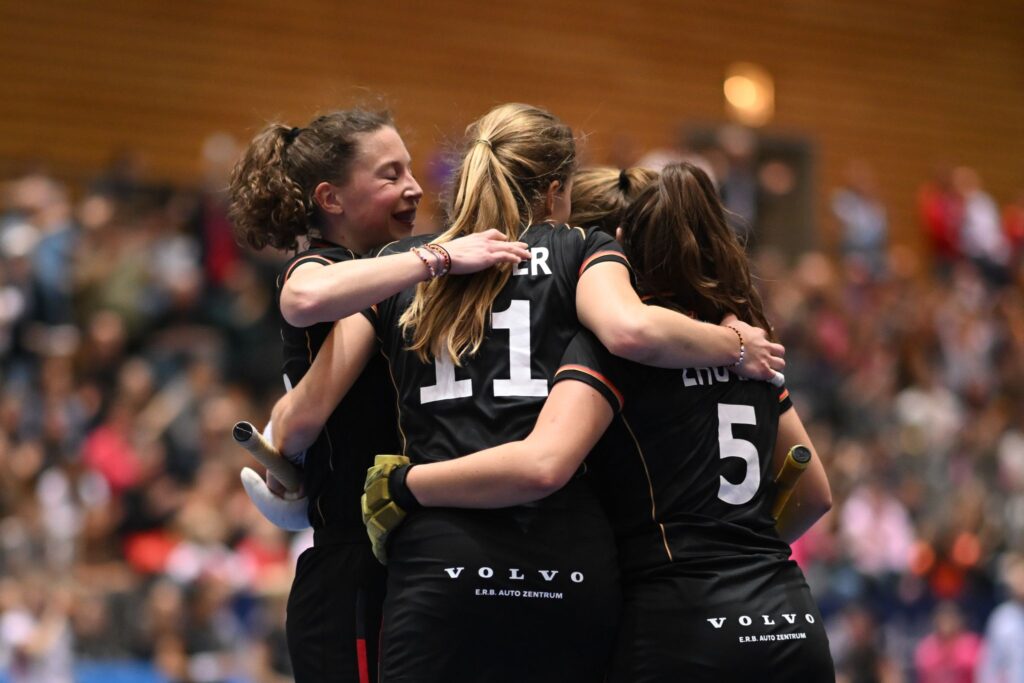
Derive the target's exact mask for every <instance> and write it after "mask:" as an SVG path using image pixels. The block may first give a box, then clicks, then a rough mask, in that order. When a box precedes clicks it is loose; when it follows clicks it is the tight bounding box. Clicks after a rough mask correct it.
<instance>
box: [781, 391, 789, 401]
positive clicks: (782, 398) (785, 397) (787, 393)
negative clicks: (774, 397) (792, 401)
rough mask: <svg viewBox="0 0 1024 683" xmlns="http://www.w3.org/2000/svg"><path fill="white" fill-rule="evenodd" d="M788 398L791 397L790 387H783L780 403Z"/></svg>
mask: <svg viewBox="0 0 1024 683" xmlns="http://www.w3.org/2000/svg"><path fill="white" fill-rule="evenodd" d="M787 398H789V389H783V390H782V393H781V394H779V403H782V402H783V401H785V400H786V399H787Z"/></svg>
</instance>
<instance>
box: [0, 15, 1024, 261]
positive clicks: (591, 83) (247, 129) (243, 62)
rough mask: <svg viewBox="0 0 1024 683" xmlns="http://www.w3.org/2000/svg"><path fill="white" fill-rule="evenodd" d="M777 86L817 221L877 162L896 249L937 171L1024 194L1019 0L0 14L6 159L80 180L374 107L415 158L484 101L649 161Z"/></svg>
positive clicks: (603, 152)
mask: <svg viewBox="0 0 1024 683" xmlns="http://www.w3.org/2000/svg"><path fill="white" fill-rule="evenodd" d="M737 60H744V61H753V62H756V63H759V64H761V65H763V66H764V67H766V68H767V69H768V70H769V71H770V72H771V73H772V74H773V75H774V77H775V84H776V102H775V105H776V115H775V119H774V121H773V122H772V124H770V128H771V129H772V130H776V131H780V132H784V133H787V134H788V133H797V134H801V135H806V136H808V137H809V138H811V139H812V140H813V142H814V144H815V150H816V159H817V162H818V165H817V185H818V188H819V192H818V204H819V206H818V212H817V215H818V216H819V218H820V219H821V227H822V230H823V231H825V233H826V234H827V231H828V229H829V226H828V221H826V220H825V216H826V214H825V212H824V211H823V209H822V208H821V206H822V200H823V198H824V196H825V195H824V191H825V190H827V189H828V188H830V187H832V186H834V185H835V184H836V183H837V182H838V181H839V179H840V177H841V174H842V170H843V168H844V167H845V165H846V162H847V161H848V160H849V159H851V158H854V157H858V158H864V159H866V160H868V161H869V162H871V163H872V164H873V165H874V166H875V168H876V170H877V172H878V175H879V179H880V181H881V182H882V185H883V188H884V196H885V200H886V201H887V202H888V205H889V207H890V210H891V215H892V218H893V221H892V222H893V230H894V232H895V234H896V235H897V237H898V238H900V239H902V240H905V241H914V240H916V235H917V228H916V223H915V220H914V193H915V191H916V188H917V186H918V185H919V184H920V182H921V181H922V180H923V179H925V178H927V177H928V176H929V175H930V173H931V170H932V168H933V166H934V165H935V163H936V162H938V161H943V160H949V161H951V162H954V163H966V164H970V165H974V166H976V167H977V168H978V169H980V170H981V172H982V174H983V176H984V178H985V179H986V181H987V184H988V186H989V187H990V189H991V190H992V191H993V193H994V194H995V195H996V197H997V199H999V200H1000V201H1005V200H1006V199H1009V198H1010V197H1011V196H1012V194H1013V193H1014V192H1016V191H1017V190H1018V189H1020V188H1022V187H1024V3H1022V2H1020V1H1019V0H1006V1H998V0H975V1H974V2H971V3H968V2H966V1H965V0H767V1H766V0H731V1H730V0H626V1H616V2H609V1H607V0H562V1H561V2H549V1H548V2H539V1H536V0H528V1H518V2H494V3H480V2H477V1H475V0H474V1H471V0H436V1H434V2H417V3H413V2H407V1H405V0H398V1H397V2H387V3H385V2H366V1H362V0H361V1H355V0H294V1H293V2H284V1H280V2H277V1H273V0H244V1H242V0H174V1H173V2H166V1H160V2H157V1H155V0H134V1H131V0H0V129H2V130H3V131H4V135H3V136H0V159H8V160H9V159H12V158H23V157H26V156H29V155H34V156H41V157H43V158H45V159H49V160H50V161H52V162H53V165H54V166H55V168H57V169H59V170H61V171H62V172H65V173H67V174H69V175H73V174H76V173H77V174H79V175H85V174H87V173H89V172H91V170H93V169H96V168H98V167H99V166H101V165H102V164H103V163H105V161H106V159H107V158H108V157H109V156H110V154H111V152H112V151H113V150H114V149H116V148H121V147H133V148H137V149H139V150H140V151H141V152H142V153H143V155H144V156H145V158H146V159H147V162H148V169H149V173H150V174H151V175H152V176H155V177H161V178H171V179H175V180H188V179H190V178H193V177H194V176H195V175H196V174H197V172H198V156H199V148H200V145H201V142H202V140H203V139H204V137H205V136H206V135H207V134H209V133H210V132H212V131H215V130H226V131H229V132H232V133H234V134H236V135H238V136H240V137H246V138H247V137H248V136H249V135H251V134H252V132H254V131H255V130H256V129H257V128H258V127H259V126H260V125H261V124H262V123H263V122H264V121H266V120H268V119H274V118H282V119H284V120H286V121H289V122H294V123H296V124H301V123H302V122H304V121H305V120H306V119H308V118H309V116H310V114H311V113H313V112H314V111H316V110H321V109H330V108H335V107H342V106H346V105H349V104H352V103H355V102H359V101H368V100H370V101H372V99H373V97H374V96H375V95H376V94H378V93H380V94H383V95H384V96H385V97H386V99H387V102H388V104H389V105H390V106H391V107H392V109H393V110H394V111H395V113H396V116H397V118H398V121H399V124H400V127H401V128H402V131H403V133H404V134H405V136H406V139H407V142H408V143H409V146H410V148H411V149H412V151H413V155H414V157H416V158H418V159H419V160H421V161H422V160H424V159H425V158H426V157H427V156H428V155H429V153H430V152H431V150H433V149H434V146H435V142H436V141H437V140H439V139H443V138H449V137H451V136H453V135H457V134H458V131H460V130H461V128H462V127H463V126H464V125H465V124H466V123H468V122H469V121H470V120H472V119H473V118H475V117H476V116H478V115H479V114H481V113H483V112H484V111H485V110H486V109H487V108H488V107H490V106H491V105H492V104H495V103H498V102H501V101H509V100H518V101H527V102H531V103H536V104H541V105H544V106H547V107H549V108H551V109H552V110H554V111H555V112H556V113H558V114H559V115H561V116H562V117H563V118H564V119H565V120H567V121H568V122H570V123H571V124H573V125H574V126H575V127H577V128H578V129H579V130H581V131H583V132H586V133H589V135H590V137H589V150H588V155H589V157H590V158H591V159H593V160H595V161H604V160H606V159H607V157H608V155H609V150H610V147H611V145H612V144H613V135H612V133H613V132H618V133H622V134H626V135H627V136H629V137H630V138H631V139H632V140H633V141H634V142H635V144H636V145H637V146H638V147H639V148H646V147H652V146H658V145H663V144H665V143H668V142H670V141H671V139H672V136H673V134H674V131H675V130H676V129H677V127H678V124H679V123H680V122H686V121H704V122H709V121H710V122H714V121H718V120H721V119H723V117H724V102H723V95H722V78H723V74H724V71H725V68H726V65H727V64H729V63H730V62H733V61H737Z"/></svg>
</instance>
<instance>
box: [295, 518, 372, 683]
mask: <svg viewBox="0 0 1024 683" xmlns="http://www.w3.org/2000/svg"><path fill="white" fill-rule="evenodd" d="M365 533H366V532H365V531H364V530H362V529H353V530H352V531H351V533H346V534H344V536H343V537H336V538H333V539H329V540H327V541H326V542H323V540H322V539H323V538H324V537H325V536H329V534H326V533H323V532H321V531H318V532H317V535H318V538H317V541H316V545H315V546H314V547H312V548H309V549H308V550H306V551H305V552H303V553H302V555H300V556H299V561H298V565H297V566H296V568H295V581H294V582H293V583H292V590H291V593H290V594H289V595H288V617H287V620H286V622H285V630H286V633H287V636H288V653H289V654H290V655H291V660H292V669H293V671H294V672H295V681H296V683H321V682H323V681H345V682H346V683H348V682H350V681H351V682H352V683H371V682H372V681H376V680H377V654H378V641H379V637H380V621H381V610H382V605H383V602H384V589H385V583H386V572H385V570H384V567H382V566H381V564H380V563H379V562H377V560H376V559H375V558H374V557H373V553H371V552H370V544H369V540H368V539H367V538H366V537H365ZM360 534H361V535H362V536H363V537H362V538H361V539H359V535H360ZM356 539H359V540H356Z"/></svg>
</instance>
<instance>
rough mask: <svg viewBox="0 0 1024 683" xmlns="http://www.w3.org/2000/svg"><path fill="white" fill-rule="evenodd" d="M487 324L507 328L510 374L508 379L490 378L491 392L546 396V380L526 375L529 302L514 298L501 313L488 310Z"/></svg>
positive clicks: (506, 394) (501, 328)
mask: <svg viewBox="0 0 1024 683" xmlns="http://www.w3.org/2000/svg"><path fill="white" fill-rule="evenodd" d="M491 327H493V328H494V329H496V330H508V365H509V371H510V376H511V379H496V380H494V395H495V396H547V395H548V382H547V380H545V379H533V378H531V377H530V302H529V301H526V300H525V299H515V300H513V301H512V303H511V304H510V305H509V307H508V308H507V309H505V310H504V311H502V312H501V313H492V314H491Z"/></svg>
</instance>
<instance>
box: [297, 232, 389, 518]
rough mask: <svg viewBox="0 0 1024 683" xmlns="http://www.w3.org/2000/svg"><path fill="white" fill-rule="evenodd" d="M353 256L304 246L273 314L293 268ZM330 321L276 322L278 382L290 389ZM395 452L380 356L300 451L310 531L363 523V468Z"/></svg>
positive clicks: (317, 244) (319, 245) (326, 245)
mask: <svg viewBox="0 0 1024 683" xmlns="http://www.w3.org/2000/svg"><path fill="white" fill-rule="evenodd" d="M354 258H357V257H356V256H355V254H353V253H352V252H351V251H349V250H348V249H346V248H345V247H342V246H339V245H337V244H332V243H330V242H326V241H323V240H313V241H312V242H311V244H310V248H309V249H308V250H306V251H303V252H301V253H299V254H297V255H296V256H295V257H294V258H292V259H291V260H290V261H288V263H287V264H285V266H284V269H283V270H282V272H281V274H280V275H279V276H278V278H277V302H278V311H280V310H281V308H280V303H281V290H282V288H283V287H284V283H285V282H286V281H287V280H288V278H289V277H290V276H291V274H292V273H293V272H294V271H295V269H296V268H297V267H298V266H300V265H302V264H304V263H319V264H322V265H325V266H328V265H331V264H333V263H340V262H342V261H349V260H352V259H354ZM332 328H333V324H332V323H317V324H315V325H311V326H309V327H295V326H293V325H289V324H288V323H287V322H286V321H285V320H284V319H283V318H282V320H281V340H282V341H283V343H284V366H283V372H284V381H285V388H286V389H290V388H291V387H294V386H295V385H297V384H298V383H299V380H301V379H302V378H303V377H304V376H305V375H306V372H308V371H309V368H310V367H311V366H312V364H313V359H314V358H315V357H316V354H317V352H319V350H320V347H321V346H322V345H323V343H324V340H325V339H326V338H327V335H328V334H330V332H331V329H332ZM396 448H398V437H397V429H396V418H395V394H394V390H393V389H392V386H391V380H390V379H388V372H387V365H386V363H385V362H384V359H383V358H381V357H380V356H375V357H374V358H373V359H371V361H370V363H369V364H368V365H367V367H366V369H365V370H364V371H363V373H362V374H361V375H360V376H359V379H358V380H357V381H356V383H355V385H353V387H352V389H351V390H350V391H349V392H348V394H347V395H346V396H345V398H344V399H343V400H342V401H341V403H339V404H338V406H337V408H335V409H334V412H333V413H331V415H330V417H329V418H328V420H327V424H326V425H325V427H324V429H323V431H321V432H320V436H319V437H318V438H317V440H316V442H315V443H314V444H313V445H312V446H311V447H310V448H309V449H308V450H307V451H306V458H305V462H304V463H303V482H304V486H305V489H306V493H307V495H308V497H309V521H310V524H311V525H312V526H313V528H314V529H319V528H322V527H327V526H330V527H346V528H351V529H356V530H358V529H360V528H361V527H362V525H363V523H362V517H361V515H360V510H359V497H360V496H361V495H362V493H363V482H364V480H365V479H366V469H367V468H368V467H370V466H371V465H372V464H373V457H374V455H375V454H377V453H393V452H395V449H396Z"/></svg>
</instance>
